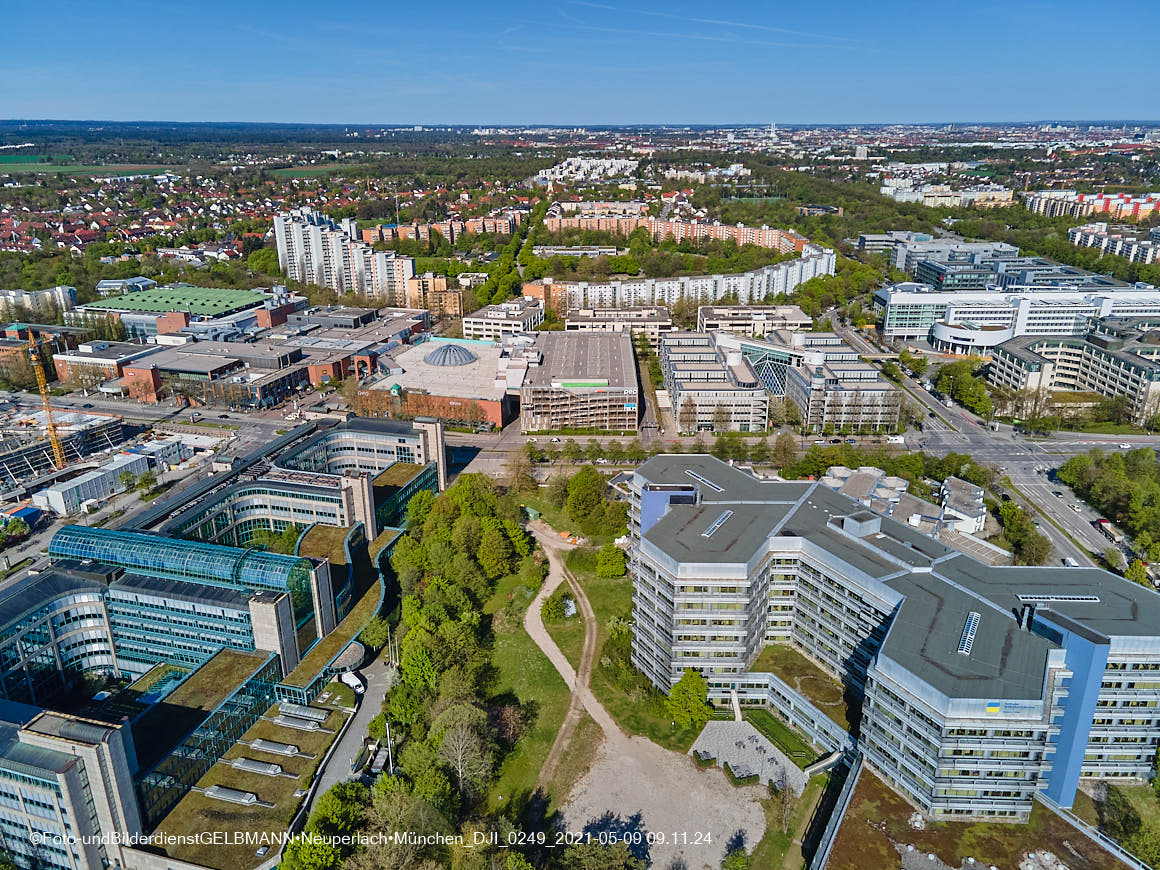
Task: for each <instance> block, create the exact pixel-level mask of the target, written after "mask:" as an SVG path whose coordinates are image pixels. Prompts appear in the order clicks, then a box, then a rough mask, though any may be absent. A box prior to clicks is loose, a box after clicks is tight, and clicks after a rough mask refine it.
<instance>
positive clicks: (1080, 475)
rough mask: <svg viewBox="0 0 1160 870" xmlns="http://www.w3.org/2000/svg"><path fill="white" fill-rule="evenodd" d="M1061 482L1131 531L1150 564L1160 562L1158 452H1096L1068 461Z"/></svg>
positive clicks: (1061, 468)
mask: <svg viewBox="0 0 1160 870" xmlns="http://www.w3.org/2000/svg"><path fill="white" fill-rule="evenodd" d="M1059 479H1060V480H1061V481H1063V482H1064V483H1066V484H1067V485H1068V486H1070V487H1071V488H1072V489H1073V490H1075V491H1076V493H1077V494H1079V496H1080V498H1082V499H1084V501H1086V502H1087V503H1088V504H1090V505H1091V506H1092V507H1094V508H1095V509H1096V510H1098V511H1099V512H1100V513H1101V514H1103V515H1104V516H1106V517H1108V518H1109V519H1110V520H1111V521H1112V522H1114V523H1115V524H1116V525H1118V526H1120V527H1121V528H1123V529H1124V530H1125V531H1127V532H1128V533H1129V534H1130V535H1131V536H1132V538H1133V540H1134V543H1135V546H1136V548H1137V549H1138V550H1139V551H1140V552H1142V553H1146V554H1147V555H1148V558H1149V560H1150V561H1160V461H1158V460H1157V458H1156V453H1155V452H1154V451H1152V450H1151V449H1148V448H1142V449H1139V450H1129V451H1128V452H1127V453H1104V452H1103V451H1102V450H1099V449H1095V450H1092V451H1091V452H1089V453H1086V454H1084V455H1082V456H1073V457H1072V458H1071V459H1069V460H1068V461H1067V462H1065V463H1064V464H1063V465H1062V466H1061V467H1060V469H1059Z"/></svg>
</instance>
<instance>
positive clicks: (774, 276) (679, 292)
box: [524, 244, 837, 310]
mask: <svg viewBox="0 0 1160 870" xmlns="http://www.w3.org/2000/svg"><path fill="white" fill-rule="evenodd" d="M836 264H837V257H836V255H835V253H834V252H833V251H832V250H830V249H828V248H823V247H821V246H819V245H813V244H808V245H805V246H804V247H803V248H802V249H801V256H800V257H798V258H796V259H793V260H786V261H785V262H783V263H775V264H774V265H772V266H763V267H762V268H760V269H754V270H753V271H751V272H742V273H739V274H735V275H692V276H688V275H686V276H681V277H677V278H632V279H628V280H622V281H608V282H603V283H593V282H590V281H570V282H558V281H553V280H552V279H551V278H544V279H543V280H542V281H540V282H539V283H538V284H532V285H526V286H525V288H524V293H525V295H538V296H539V298H545V297H547V298H549V299H550V302H549V303H548V305H549V307H553V308H555V309H557V310H560V309H563V308H566V309H569V310H570V309H576V308H626V307H627V308H631V307H636V306H648V305H670V306H671V305H673V304H674V303H675V302H677V300H679V299H685V300H688V301H695V302H700V303H705V304H710V303H713V302H721V301H723V300H726V299H729V300H736V302H737V303H739V304H741V305H749V304H751V303H752V304H760V303H762V302H764V301H765V300H766V298H767V297H769V298H772V297H775V296H777V295H779V294H782V293H790V292H792V291H793V290H794V288H796V287H797V286H798V285H799V284H802V283H804V282H806V281H809V280H810V279H811V278H816V277H818V276H819V275H833V274H834V267H835V265H836ZM530 288H540V289H538V290H537V291H536V293H535V294H529V289H530Z"/></svg>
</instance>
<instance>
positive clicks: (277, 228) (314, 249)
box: [274, 207, 415, 305]
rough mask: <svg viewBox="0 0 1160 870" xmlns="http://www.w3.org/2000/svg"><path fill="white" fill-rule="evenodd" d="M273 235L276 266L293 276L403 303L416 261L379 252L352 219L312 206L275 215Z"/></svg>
mask: <svg viewBox="0 0 1160 870" xmlns="http://www.w3.org/2000/svg"><path fill="white" fill-rule="evenodd" d="M274 238H275V241H276V243H277V246H278V265H279V266H281V267H282V269H283V270H284V271H285V272H286V276H287V277H288V278H290V279H291V280H294V281H301V282H303V283H307V284H318V285H319V286H322V287H329V288H330V289H332V290H337V291H338V292H339V293H358V294H360V295H363V296H367V297H370V298H371V299H381V300H383V302H385V303H386V304H388V305H402V304H404V299H405V296H406V286H407V279H408V278H410V277H411V276H412V275H414V274H415V261H414V260H413V259H411V258H410V257H398V256H396V255H395V253H394V252H393V251H376V250H375V249H374V248H373V247H371V245H369V244H367V243H366V242H364V241H362V237H361V235H360V233H359V231H358V225H357V222H356V221H355V220H354V219H353V218H345V219H343V220H342V221H335V220H333V219H332V218H330V217H328V216H327V215H325V214H322V213H321V212H316V211H314V210H313V209H311V208H307V207H303V208H296V209H293V210H291V211H289V212H285V213H283V214H280V215H277V216H275V218H274Z"/></svg>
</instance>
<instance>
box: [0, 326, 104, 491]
mask: <svg viewBox="0 0 1160 870" xmlns="http://www.w3.org/2000/svg"><path fill="white" fill-rule="evenodd" d="M43 353H44V351H43V350H42V349H41V348H40V346H39V345H38V343H37V340H36V338H35V337H34V336H33V334H32V332H31V330H30V331H29V339H28V357H29V361H30V363H31V365H32V369H33V371H34V372H35V374H36V383H37V387H38V389H39V392H40V398H41V407H40V409H39V410H36V411H29V410H28V409H27V408H26V407H23V406H21V405H20V404H18V403H17V402H16V400H15V398H14V396H13V395H12V394H8V393H6V394H3V395H0V495H2V496H3V497H6V498H11V497H13V496H19V495H21V494H23V493H26V492H30V491H31V490H33V489H35V488H37V487H38V486H40V485H43V484H45V483H51V482H52V481H53V480H55V479H57V477H58V476H59V475H60V472H62V471H64V469H65V468H66V467H68V466H69V465H70V464H72V463H77V462H81V461H83V460H86V459H88V458H89V457H91V456H93V455H94V454H96V453H100V452H102V451H106V450H111V449H114V448H116V447H117V446H118V445H120V444H121V443H122V442H123V441H124V440H125V438H126V433H125V430H124V425H123V421H122V419H121V418H120V417H118V416H115V415H112V414H100V413H87V412H74V411H55V412H54V410H53V407H52V401H51V394H50V393H49V390H48V379H47V377H46V376H45V368H44V363H43V360H42V356H43Z"/></svg>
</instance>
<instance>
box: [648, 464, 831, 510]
mask: <svg viewBox="0 0 1160 870" xmlns="http://www.w3.org/2000/svg"><path fill="white" fill-rule="evenodd" d="M636 473H637V474H638V475H640V477H641V478H643V479H644V480H646V481H648V482H649V483H657V484H678V483H679V484H685V485H687V486H690V485H691V486H696V487H697V488H698V489H699V490H700V491H701V502H702V503H703V504H717V503H719V502H724V503H733V502H758V503H761V504H769V503H772V502H785V503H789V504H792V503H793V502H796V501H797V500H798V499H800V498H801V497H802V496H803V495H805V494H806V491H807V490H809V488H810V487H811V486H813V484H812V483H807V482H805V481H798V480H793V481H786V480H759V479H758V478H756V477H754V476H753V475H752V474H750V473H749V472H748V471H742V470H741V469H740V468H734V467H733V466H731V465H729V464H727V463H724V462H722V461H721V460H720V459H717V458H716V457H713V456H709V455H706V454H702V453H686V454H669V455H662V456H654V457H653V458H652V459H650V460H649V461H648V462H646V463H644V464H643V465H641V466H640V467H639V468H638V469H637V470H636ZM694 475H696V476H694ZM704 481H708V482H709V484H708V485H707V484H705V483H704Z"/></svg>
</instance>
